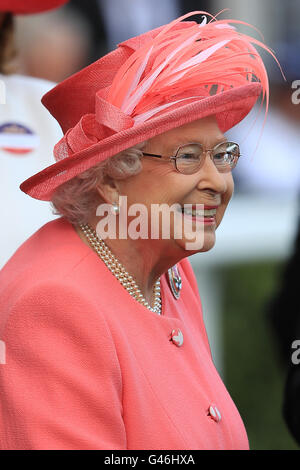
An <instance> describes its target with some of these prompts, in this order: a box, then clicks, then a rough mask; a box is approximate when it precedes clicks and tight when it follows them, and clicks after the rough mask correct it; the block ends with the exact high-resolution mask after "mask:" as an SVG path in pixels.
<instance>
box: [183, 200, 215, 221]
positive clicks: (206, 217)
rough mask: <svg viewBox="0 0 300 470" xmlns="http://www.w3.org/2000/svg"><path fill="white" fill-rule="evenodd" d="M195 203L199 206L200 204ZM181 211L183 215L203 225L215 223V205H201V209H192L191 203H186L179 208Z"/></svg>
mask: <svg viewBox="0 0 300 470" xmlns="http://www.w3.org/2000/svg"><path fill="white" fill-rule="evenodd" d="M197 205H198V206H199V205H200V204H197ZM181 213H182V214H183V215H184V217H187V218H189V219H192V220H193V221H195V222H198V223H204V224H205V225H206V224H208V225H214V224H215V223H216V214H217V208H216V207H207V206H203V205H202V208H201V209H194V208H192V205H191V204H186V205H184V206H183V207H182V208H181Z"/></svg>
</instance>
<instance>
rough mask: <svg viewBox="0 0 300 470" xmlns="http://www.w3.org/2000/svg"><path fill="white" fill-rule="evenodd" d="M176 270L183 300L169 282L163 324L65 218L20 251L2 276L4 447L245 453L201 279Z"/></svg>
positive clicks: (186, 269)
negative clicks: (217, 361) (176, 332)
mask: <svg viewBox="0 0 300 470" xmlns="http://www.w3.org/2000/svg"><path fill="white" fill-rule="evenodd" d="M178 267H179V271H180V274H181V277H182V283H183V287H182V291H181V297H180V299H179V300H176V299H175V298H174V297H173V294H172V292H171V290H170V286H169V284H168V280H167V277H166V275H164V276H162V315H161V316H159V315H157V314H156V313H152V312H151V311H149V310H147V309H146V308H145V307H144V306H142V305H141V304H139V303H138V302H137V301H136V300H135V299H134V298H133V297H131V296H130V295H129V294H128V292H127V291H126V290H125V289H124V288H123V287H122V286H121V285H120V284H119V282H118V281H117V279H116V278H115V277H114V276H113V275H112V274H111V273H110V271H109V270H108V269H107V267H106V266H105V265H104V263H103V262H102V261H101V260H100V259H99V257H98V256H97V254H96V253H95V252H93V251H92V250H91V249H90V248H89V247H88V246H87V245H85V244H84V243H83V242H82V240H81V239H80V238H79V236H78V235H77V233H76V231H75V230H74V228H73V226H72V225H71V224H70V223H69V222H67V221H66V220H64V219H62V218H61V219H57V220H54V221H52V222H49V223H47V224H46V225H44V226H43V227H41V228H40V229H39V230H38V231H37V232H36V233H35V234H34V235H33V236H32V237H30V238H29V239H28V240H27V241H26V242H25V243H24V244H23V245H22V246H21V247H20V248H19V249H18V251H17V252H16V253H15V254H14V256H13V257H12V258H11V259H10V260H9V262H8V263H7V264H6V265H5V267H4V268H3V269H2V271H1V272H0V340H2V341H4V342H5V346H6V363H5V364H0V395H1V411H0V448H1V449H157V450H160V449H248V440H247V436H246V432H245V429H244V425H243V423H242V420H241V418H240V415H239V413H238V411H237V409H236V407H235V405H234V403H233V402H232V400H231V398H230V396H229V394H228V392H227V390H226V388H225V386H224V384H223V383H222V381H221V379H220V377H219V375H218V373H217V371H216V369H215V367H214V364H213V362H212V358H211V353H210V349H209V344H208V341H207V336H206V331H205V327H204V324H203V319H202V311H201V304H200V298H199V295H198V290H197V285H196V280H195V277H194V274H193V272H192V269H191V267H190V264H189V262H188V260H187V259H185V260H183V261H181V262H180V263H179V264H178ZM176 328H177V329H180V330H181V332H182V334H183V344H182V345H181V346H177V345H176V344H175V343H174V342H173V341H171V340H170V338H171V336H170V334H171V331H172V330H173V329H176ZM211 406H216V407H217V409H218V410H219V412H220V415H221V420H220V421H218V419H217V420H216V419H214V416H213V415H215V416H216V412H215V413H213V412H211V413H209V408H210V407H211ZM213 410H215V408H213Z"/></svg>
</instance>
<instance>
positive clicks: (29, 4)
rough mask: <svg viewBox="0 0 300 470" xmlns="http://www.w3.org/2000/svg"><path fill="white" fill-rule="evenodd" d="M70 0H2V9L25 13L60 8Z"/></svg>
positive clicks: (0, 3) (0, 6) (17, 13)
mask: <svg viewBox="0 0 300 470" xmlns="http://www.w3.org/2000/svg"><path fill="white" fill-rule="evenodd" d="M67 1H68V0H0V11H5V12H10V13H14V15H25V14H28V15H29V14H31V13H40V12H42V11H47V10H52V9H54V8H58V7H60V6H61V5H63V4H64V3H67Z"/></svg>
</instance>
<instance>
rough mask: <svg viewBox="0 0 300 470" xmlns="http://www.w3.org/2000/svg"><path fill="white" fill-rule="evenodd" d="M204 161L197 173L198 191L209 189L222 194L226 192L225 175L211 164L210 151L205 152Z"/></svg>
mask: <svg viewBox="0 0 300 470" xmlns="http://www.w3.org/2000/svg"><path fill="white" fill-rule="evenodd" d="M205 154H206V155H205V160H204V163H203V165H202V167H201V169H200V171H199V182H198V187H199V189H209V190H212V191H214V192H217V193H220V194H223V193H225V192H226V190H227V178H226V176H225V173H220V172H219V170H218V169H217V167H216V165H215V164H214V162H213V158H212V156H213V154H212V151H211V150H206V152H205Z"/></svg>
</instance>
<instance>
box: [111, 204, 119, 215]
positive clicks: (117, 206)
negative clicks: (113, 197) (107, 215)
mask: <svg viewBox="0 0 300 470" xmlns="http://www.w3.org/2000/svg"><path fill="white" fill-rule="evenodd" d="M112 208H113V212H114V214H115V215H117V214H119V212H120V208H119V204H117V203H116V202H114V203H113V205H112Z"/></svg>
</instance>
